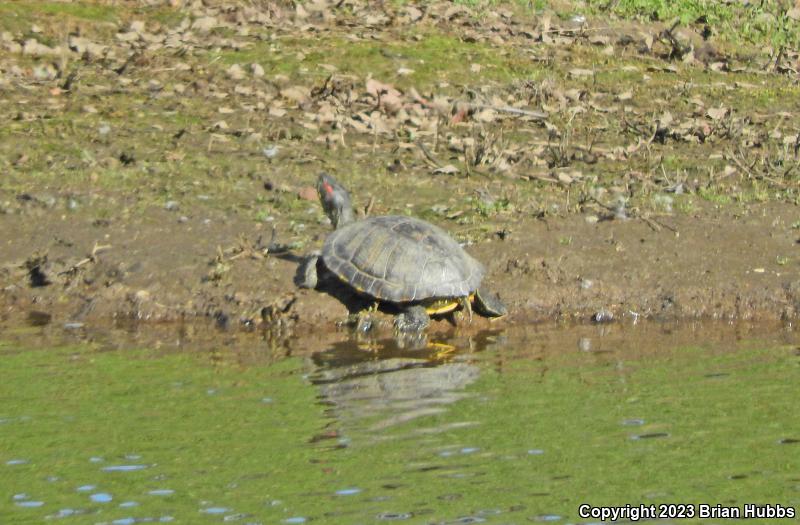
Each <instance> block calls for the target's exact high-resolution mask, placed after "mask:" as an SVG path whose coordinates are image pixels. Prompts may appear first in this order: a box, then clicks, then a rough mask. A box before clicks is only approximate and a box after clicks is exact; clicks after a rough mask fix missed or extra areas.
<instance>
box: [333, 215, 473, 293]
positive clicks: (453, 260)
mask: <svg viewBox="0 0 800 525" xmlns="http://www.w3.org/2000/svg"><path fill="white" fill-rule="evenodd" d="M322 260H323V262H324V263H325V266H326V267H327V268H328V269H329V270H330V271H332V272H333V273H335V274H336V275H338V276H339V278H341V279H342V280H343V281H345V282H346V283H348V284H350V285H351V286H353V288H355V289H356V290H358V291H360V292H363V293H365V294H367V295H371V296H372V297H375V298H377V299H381V300H383V301H390V302H410V301H424V300H426V299H432V298H449V297H465V296H468V295H469V294H471V293H472V292H474V291H475V290H476V289H477V288H478V285H479V284H480V282H481V279H483V274H484V271H485V270H484V268H483V265H482V264H481V263H479V262H478V261H476V260H475V259H473V258H472V257H470V256H469V255H468V254H467V252H465V251H464V250H463V249H462V248H461V246H459V245H458V243H457V242H456V241H455V240H453V238H452V237H450V236H449V235H448V234H447V232H445V231H444V230H443V229H441V228H439V227H437V226H434V225H433V224H430V223H428V222H425V221H422V220H419V219H415V218H412V217H399V216H392V215H388V216H383V217H371V218H368V219H364V220H360V221H357V222H353V223H350V224H348V225H346V226H343V227H341V228H339V229H337V230H336V231H334V232H333V233H332V234H331V235H330V236H328V238H327V239H326V240H325V245H324V246H323V248H322Z"/></svg>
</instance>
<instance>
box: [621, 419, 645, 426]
mask: <svg viewBox="0 0 800 525" xmlns="http://www.w3.org/2000/svg"><path fill="white" fill-rule="evenodd" d="M642 425H644V419H641V418H638V417H635V418H631V419H623V420H622V426H624V427H640V426H642Z"/></svg>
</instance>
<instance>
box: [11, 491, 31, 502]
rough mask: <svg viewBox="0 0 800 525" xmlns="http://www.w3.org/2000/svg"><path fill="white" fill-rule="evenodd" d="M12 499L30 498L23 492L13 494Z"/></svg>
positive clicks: (22, 499)
mask: <svg viewBox="0 0 800 525" xmlns="http://www.w3.org/2000/svg"><path fill="white" fill-rule="evenodd" d="M12 499H13V500H14V501H24V500H26V499H31V497H30V496H28V495H27V494H25V493H24V492H23V493H21V494H14V497H13V498H12Z"/></svg>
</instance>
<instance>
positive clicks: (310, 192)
mask: <svg viewBox="0 0 800 525" xmlns="http://www.w3.org/2000/svg"><path fill="white" fill-rule="evenodd" d="M297 196H298V197H300V198H301V199H303V200H305V201H312V202H317V201H318V200H319V195H317V189H316V188H314V187H313V186H303V187H302V188H300V189H299V190H297Z"/></svg>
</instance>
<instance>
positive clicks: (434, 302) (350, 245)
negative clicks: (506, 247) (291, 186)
mask: <svg viewBox="0 0 800 525" xmlns="http://www.w3.org/2000/svg"><path fill="white" fill-rule="evenodd" d="M317 191H318V192H319V197H320V200H321V201H322V207H323V209H324V210H325V213H326V214H327V215H328V217H330V219H331V223H332V224H333V226H334V228H335V231H334V232H333V233H331V234H330V235H329V236H328V238H327V239H326V240H325V244H324V246H323V247H322V251H321V252H315V253H312V254H311V255H310V256H309V257H308V258H307V259H306V260H305V262H304V263H303V267H302V268H301V269H300V276H301V283H300V284H301V286H303V287H306V288H315V287H316V286H317V282H318V276H319V275H320V273H321V272H331V273H333V274H334V275H336V276H337V277H338V278H339V279H341V280H342V281H343V282H344V283H346V284H348V285H349V286H351V287H352V288H354V289H355V290H356V291H358V292H360V293H361V294H363V295H366V296H368V297H372V298H374V299H376V300H378V301H380V302H383V303H390V304H393V305H396V307H397V308H398V309H399V310H400V314H399V315H398V316H397V318H396V319H395V326H396V327H397V328H398V329H399V330H400V331H402V332H420V331H422V330H424V329H425V328H426V327H427V326H428V323H429V321H430V315H441V314H445V313H448V312H452V311H453V310H455V309H456V308H458V307H459V306H461V307H463V308H464V309H465V310H466V311H467V312H468V313H469V315H470V318H471V317H472V307H473V306H474V309H475V311H476V312H478V313H480V314H482V315H485V316H487V317H500V316H502V315H505V314H506V307H505V305H504V304H503V303H502V302H500V299H499V298H497V296H495V295H494V294H492V293H490V292H487V291H486V290H484V289H482V288H481V287H480V284H481V280H482V279H483V275H484V273H485V269H484V267H483V265H482V264H481V263H480V262H478V261H476V260H475V259H473V258H472V257H471V256H470V255H469V254H467V253H466V252H465V251H464V250H463V249H462V248H461V246H459V245H458V243H457V242H456V241H455V240H453V238H452V237H450V235H448V234H447V232H445V231H444V230H442V229H441V228H439V227H437V226H434V225H433V224H430V223H428V222H425V221H423V220H420V219H415V218H413V217H401V216H395V215H387V216H382V217H369V218H366V219H362V220H356V219H355V214H354V213H353V208H352V205H351V203H350V195H349V194H348V193H347V190H345V189H344V188H343V187H342V186H341V185H340V184H339V183H338V182H336V180H335V179H334V178H333V177H331V176H330V175H328V174H326V173H323V174H321V175H320V176H319V180H318V181H317Z"/></svg>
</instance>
